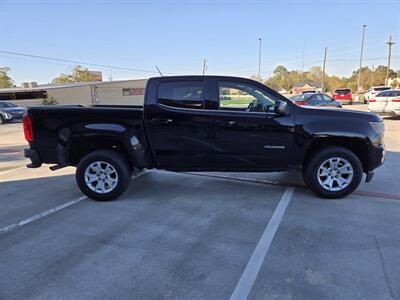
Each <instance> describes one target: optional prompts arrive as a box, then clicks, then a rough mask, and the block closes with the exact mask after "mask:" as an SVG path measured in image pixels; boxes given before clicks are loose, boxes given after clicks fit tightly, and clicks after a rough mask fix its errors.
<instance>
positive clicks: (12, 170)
mask: <svg viewBox="0 0 400 300" xmlns="http://www.w3.org/2000/svg"><path fill="white" fill-rule="evenodd" d="M23 169H26V167H19V168H15V169H10V170H5V171H2V172H0V175H4V174H7V173H11V172H15V171H19V170H23Z"/></svg>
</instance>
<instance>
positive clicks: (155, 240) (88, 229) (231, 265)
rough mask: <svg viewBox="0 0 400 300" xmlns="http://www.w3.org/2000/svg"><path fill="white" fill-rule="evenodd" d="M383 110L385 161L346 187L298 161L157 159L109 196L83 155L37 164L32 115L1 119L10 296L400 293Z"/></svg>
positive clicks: (1, 225) (395, 198) (396, 149)
mask: <svg viewBox="0 0 400 300" xmlns="http://www.w3.org/2000/svg"><path fill="white" fill-rule="evenodd" d="M353 109H354V108H353ZM355 109H364V106H357V107H355ZM385 124H386V132H385V141H386V149H387V157H386V162H385V164H384V166H382V167H381V168H379V169H378V170H377V173H376V177H375V178H374V180H373V181H372V182H371V183H369V184H365V183H363V184H362V185H361V186H360V187H359V189H358V190H357V191H356V193H354V194H352V195H350V196H348V197H346V198H344V199H339V200H322V199H319V198H317V197H316V196H314V195H313V194H312V193H311V192H310V191H309V190H307V189H305V188H303V183H302V179H301V176H300V174H298V173H296V172H288V173H271V174H260V173H259V174H254V173H253V174H252V173H246V174H229V173H202V174H188V173H172V172H166V171H149V172H145V173H142V174H140V176H137V177H135V178H132V182H131V184H130V187H129V188H128V190H127V192H126V193H125V194H124V195H123V196H122V197H121V198H120V199H118V200H117V201H113V202H106V203H99V202H94V201H91V200H89V199H87V198H85V197H83V196H82V194H81V193H80V191H79V190H78V188H77V186H76V184H75V179H74V175H73V174H74V169H73V168H65V169H62V170H59V171H56V172H52V171H50V170H48V169H47V168H45V167H42V168H40V169H26V168H25V167H24V165H25V164H26V160H25V159H24V158H23V157H22V149H23V148H24V147H25V142H24V140H23V137H22V131H21V124H19V123H15V124H6V125H3V126H0V299H27V298H29V299H87V298H91V299H93V298H96V299H229V298H231V299H246V297H248V299H399V298H400V284H399V282H400V251H399V249H400V222H399V215H400V186H399V175H400V171H399V170H400V119H396V118H387V119H385Z"/></svg>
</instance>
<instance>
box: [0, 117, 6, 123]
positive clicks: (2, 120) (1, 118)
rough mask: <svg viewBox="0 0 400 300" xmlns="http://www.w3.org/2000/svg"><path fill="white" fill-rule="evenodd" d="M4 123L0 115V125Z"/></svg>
mask: <svg viewBox="0 0 400 300" xmlns="http://www.w3.org/2000/svg"><path fill="white" fill-rule="evenodd" d="M5 122H6V121H5V120H4V118H3V116H2V115H0V124H4V123H5Z"/></svg>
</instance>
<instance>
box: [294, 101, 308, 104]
mask: <svg viewBox="0 0 400 300" xmlns="http://www.w3.org/2000/svg"><path fill="white" fill-rule="evenodd" d="M294 103H295V104H297V105H306V104H307V103H306V102H305V101H295V102H294Z"/></svg>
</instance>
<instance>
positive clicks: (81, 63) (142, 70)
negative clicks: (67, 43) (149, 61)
mask: <svg viewBox="0 0 400 300" xmlns="http://www.w3.org/2000/svg"><path fill="white" fill-rule="evenodd" d="M0 53H4V54H10V55H16V56H23V57H30V58H37V59H42V60H51V61H59V62H66V63H72V64H79V65H88V66H95V67H101V68H107V69H110V68H112V69H118V70H128V71H134V72H144V73H158V72H156V71H154V70H144V69H136V68H129V67H120V66H112V65H103V64H96V63H90V62H84V61H75V60H69V59H62V58H55V57H48V56H41V55H33V54H27V53H19V52H12V51H4V50H0Z"/></svg>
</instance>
